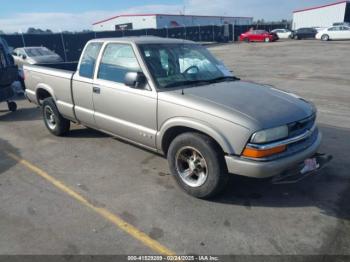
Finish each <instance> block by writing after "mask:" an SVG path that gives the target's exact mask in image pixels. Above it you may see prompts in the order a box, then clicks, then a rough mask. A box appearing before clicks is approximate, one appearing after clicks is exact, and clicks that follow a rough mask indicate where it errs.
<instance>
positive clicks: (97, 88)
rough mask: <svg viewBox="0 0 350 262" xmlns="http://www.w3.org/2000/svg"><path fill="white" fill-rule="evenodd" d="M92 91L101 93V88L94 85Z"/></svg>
mask: <svg viewBox="0 0 350 262" xmlns="http://www.w3.org/2000/svg"><path fill="white" fill-rule="evenodd" d="M92 92H94V93H95V94H101V88H99V87H98V86H94V87H93V88H92Z"/></svg>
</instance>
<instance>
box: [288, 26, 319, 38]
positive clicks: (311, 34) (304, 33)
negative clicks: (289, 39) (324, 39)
mask: <svg viewBox="0 0 350 262" xmlns="http://www.w3.org/2000/svg"><path fill="white" fill-rule="evenodd" d="M316 34H317V30H316V29H315V28H299V29H298V30H296V31H295V32H294V33H293V38H294V39H296V40H302V39H315V37H316Z"/></svg>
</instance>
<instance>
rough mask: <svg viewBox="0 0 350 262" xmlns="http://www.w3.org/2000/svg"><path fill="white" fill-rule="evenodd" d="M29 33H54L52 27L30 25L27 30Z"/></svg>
mask: <svg viewBox="0 0 350 262" xmlns="http://www.w3.org/2000/svg"><path fill="white" fill-rule="evenodd" d="M27 34H35V35H39V34H52V31H51V30H50V29H46V30H42V29H40V28H34V27H29V28H28V30H27Z"/></svg>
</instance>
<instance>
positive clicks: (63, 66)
mask: <svg viewBox="0 0 350 262" xmlns="http://www.w3.org/2000/svg"><path fill="white" fill-rule="evenodd" d="M36 66H39V67H48V68H53V69H60V70H64V71H72V72H75V71H77V68H78V62H64V63H50V64H37V65H36Z"/></svg>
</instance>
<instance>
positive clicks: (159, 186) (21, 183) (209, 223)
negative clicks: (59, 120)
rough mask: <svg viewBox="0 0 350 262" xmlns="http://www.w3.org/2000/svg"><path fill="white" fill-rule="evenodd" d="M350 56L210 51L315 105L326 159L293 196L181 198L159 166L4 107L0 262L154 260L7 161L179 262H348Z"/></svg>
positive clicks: (343, 46) (258, 184)
mask: <svg viewBox="0 0 350 262" xmlns="http://www.w3.org/2000/svg"><path fill="white" fill-rule="evenodd" d="M349 46H350V42H327V43H323V42H318V41H287V42H278V43H270V44H265V43H263V44H229V45H222V46H215V47H212V48H211V51H212V52H213V53H215V54H216V55H217V56H218V57H219V58H221V59H222V60H223V61H224V62H225V63H226V64H227V65H228V66H229V67H230V68H231V69H232V70H234V72H235V74H236V75H237V76H239V77H241V78H242V79H244V80H250V81H256V82H260V83H265V84H271V85H275V86H276V87H278V88H281V89H283V90H286V91H290V92H294V93H297V94H298V95H301V96H303V97H305V98H306V99H309V100H311V101H313V102H314V103H315V104H316V105H317V107H318V109H319V124H320V128H321V130H322V132H323V134H324V142H323V145H322V148H321V151H322V152H327V153H330V154H332V155H333V156H334V160H333V162H331V164H330V165H329V166H328V167H327V168H325V169H324V170H323V171H322V172H321V175H320V176H314V177H311V178H308V179H306V180H305V181H303V182H300V183H298V184H294V185H283V186H282V185H280V186H277V185H271V184H269V183H268V182H266V181H257V180H254V179H247V178H241V177H234V176H232V178H231V180H230V183H229V185H228V187H227V190H226V191H225V193H224V194H223V195H222V196H220V197H217V198H216V199H214V200H212V201H202V200H198V199H194V198H192V197H190V196H188V195H186V194H185V193H183V192H182V191H181V190H180V189H179V188H178V187H177V185H176V184H175V182H174V180H173V179H172V177H171V176H170V175H168V172H169V171H168V167H167V161H166V160H165V159H163V158H162V157H159V156H157V155H153V154H152V153H150V152H148V151H145V150H142V149H140V148H137V147H135V146H132V145H130V144H128V143H125V142H122V141H120V140H117V139H114V138H112V137H110V136H108V135H104V134H101V133H99V132H96V131H93V130H89V129H85V128H83V127H79V126H73V130H72V132H71V133H70V135H69V136H67V137H64V138H57V137H54V136H52V135H50V134H49V133H48V131H47V130H46V128H45V127H44V124H43V122H42V120H41V115H40V110H39V109H38V108H36V107H35V106H33V105H31V104H29V103H28V102H26V101H24V100H21V101H19V110H18V111H17V112H15V113H8V112H6V111H5V109H6V107H5V104H0V203H1V204H0V232H1V234H0V254H65V255H72V254H155V253H156V252H155V251H154V250H152V249H150V248H149V246H147V245H144V244H143V243H142V242H140V241H138V240H136V239H135V238H134V237H132V236H130V234H128V233H125V232H124V231H122V230H121V229H120V228H118V227H116V226H115V225H114V224H113V223H111V222H110V221H108V220H106V219H105V218H104V217H102V216H101V215H100V214H98V213H96V212H94V211H93V210H92V209H91V208H89V207H86V206H84V205H82V204H81V203H80V202H79V201H76V199H74V198H73V197H72V196H69V195H68V194H66V193H65V192H63V191H62V190H60V189H58V188H57V187H55V186H54V185H52V184H51V183H50V182H48V181H47V180H45V179H43V178H42V177H40V176H38V175H37V174H36V172H34V171H33V170H31V169H29V168H28V166H27V167H26V166H25V165H23V164H19V163H18V162H17V161H15V160H14V159H12V158H10V157H9V156H8V155H6V154H5V153H4V152H5V151H6V152H12V153H14V154H15V155H17V156H19V157H20V158H22V159H25V160H27V161H28V162H29V163H31V164H33V165H35V166H36V167H39V168H40V170H43V171H45V172H46V173H47V174H48V175H49V176H50V177H53V178H54V179H57V180H59V181H61V182H62V183H64V184H65V185H66V186H68V187H69V188H71V189H72V190H74V192H77V193H78V194H80V195H82V196H83V197H85V198H86V199H88V201H89V202H90V203H92V205H93V206H94V207H96V208H103V209H106V210H109V211H110V212H111V213H113V214H115V215H117V216H118V217H120V218H121V219H123V220H124V221H126V222H128V223H129V224H131V225H133V226H134V227H136V228H137V229H139V230H140V231H142V232H144V233H146V234H147V235H148V236H150V237H151V238H152V239H153V240H156V241H157V242H158V243H160V244H161V245H164V246H165V247H167V248H169V249H170V250H172V251H174V252H175V253H176V254H216V255H223V254H240V255H243V254H268V255H272V254H299V255H311V254H322V255H323V254H348V255H350V222H349V219H350V204H349V199H350V171H349V170H350V161H349V160H350V159H349V153H350V71H349V64H350V48H349ZM254 99H258V98H254V97H252V102H254ZM262 110H263V109H262Z"/></svg>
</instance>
